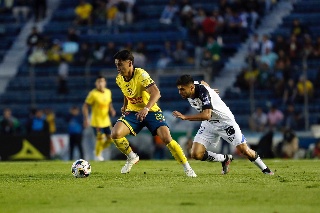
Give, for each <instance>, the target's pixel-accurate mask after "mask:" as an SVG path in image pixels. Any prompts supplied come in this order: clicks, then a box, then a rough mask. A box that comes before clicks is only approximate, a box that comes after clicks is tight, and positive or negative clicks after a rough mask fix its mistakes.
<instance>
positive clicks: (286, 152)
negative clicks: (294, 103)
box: [282, 129, 299, 158]
mask: <svg viewBox="0 0 320 213" xmlns="http://www.w3.org/2000/svg"><path fill="white" fill-rule="evenodd" d="M298 150H299V138H298V137H297V136H296V134H295V132H294V131H293V130H290V129H289V130H286V131H285V132H284V133H283V141H282V157H283V158H295V155H296V153H297V152H298Z"/></svg>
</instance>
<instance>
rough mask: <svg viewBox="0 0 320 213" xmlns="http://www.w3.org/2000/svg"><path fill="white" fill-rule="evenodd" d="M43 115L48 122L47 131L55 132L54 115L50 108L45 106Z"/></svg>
mask: <svg viewBox="0 0 320 213" xmlns="http://www.w3.org/2000/svg"><path fill="white" fill-rule="evenodd" d="M44 115H45V119H46V121H47V123H48V127H49V132H50V133H51V134H53V133H55V132H56V131H57V127H56V116H55V114H54V112H53V110H52V109H51V108H45V109H44Z"/></svg>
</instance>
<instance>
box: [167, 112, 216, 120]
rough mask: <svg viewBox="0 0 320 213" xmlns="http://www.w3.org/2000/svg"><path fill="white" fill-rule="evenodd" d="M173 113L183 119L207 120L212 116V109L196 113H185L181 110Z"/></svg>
mask: <svg viewBox="0 0 320 213" xmlns="http://www.w3.org/2000/svg"><path fill="white" fill-rule="evenodd" d="M172 115H173V116H174V117H176V118H180V119H181V120H188V121H206V120H210V118H211V109H204V110H202V112H200V113H198V114H194V115H184V114H182V113H181V112H179V111H173V112H172Z"/></svg>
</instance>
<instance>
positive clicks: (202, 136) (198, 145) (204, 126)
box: [191, 121, 233, 174]
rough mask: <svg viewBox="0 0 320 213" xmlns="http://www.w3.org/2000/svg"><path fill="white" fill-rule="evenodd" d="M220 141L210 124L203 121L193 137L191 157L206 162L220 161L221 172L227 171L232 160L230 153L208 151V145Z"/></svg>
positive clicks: (214, 144) (214, 145) (225, 172)
mask: <svg viewBox="0 0 320 213" xmlns="http://www.w3.org/2000/svg"><path fill="white" fill-rule="evenodd" d="M219 142H220V136H219V134H217V133H216V131H215V130H214V128H213V126H212V124H210V123H209V122H207V121H203V122H202V123H201V126H200V128H199V130H198V132H197V134H196V136H195V137H194V142H193V144H192V149H191V157H192V158H193V159H196V160H201V161H208V162H221V164H222V172H221V173H222V174H227V173H228V172H229V165H230V163H231V161H232V160H233V157H232V155H231V154H228V155H223V154H218V153H214V152H211V151H208V150H207V149H208V147H209V146H212V147H216V146H217V144H218V143H219Z"/></svg>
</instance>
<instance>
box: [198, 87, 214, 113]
mask: <svg viewBox="0 0 320 213" xmlns="http://www.w3.org/2000/svg"><path fill="white" fill-rule="evenodd" d="M200 100H201V101H202V110H205V109H213V107H212V101H211V97H210V94H209V91H208V90H207V89H206V88H205V87H204V86H202V87H201V90H200Z"/></svg>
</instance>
